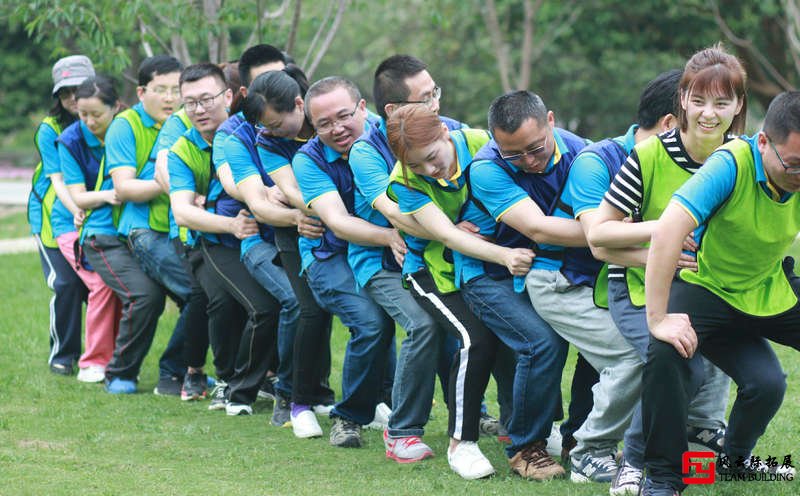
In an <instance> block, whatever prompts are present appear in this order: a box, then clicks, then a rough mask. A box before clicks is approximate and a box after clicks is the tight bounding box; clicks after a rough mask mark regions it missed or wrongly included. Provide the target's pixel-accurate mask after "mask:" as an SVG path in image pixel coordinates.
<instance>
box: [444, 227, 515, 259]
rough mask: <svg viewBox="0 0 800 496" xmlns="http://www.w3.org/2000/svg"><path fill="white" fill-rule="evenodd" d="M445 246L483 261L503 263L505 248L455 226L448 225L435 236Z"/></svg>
mask: <svg viewBox="0 0 800 496" xmlns="http://www.w3.org/2000/svg"><path fill="white" fill-rule="evenodd" d="M434 239H438V240H439V241H441V242H442V243H444V245H445V246H447V247H448V248H450V249H451V250H454V251H457V252H459V253H462V254H464V255H466V256H468V257H472V258H477V259H478V260H483V261H484V262H492V263H496V264H503V263H504V260H503V254H504V251H505V248H503V247H502V246H498V245H496V244H494V243H490V242H488V241H484V240H482V239H480V238H478V237H476V236H474V235H472V234H469V233H468V232H466V231H463V230H461V229H459V228H457V227H456V226H453V227H452V228H450V227H448V228H447V229H446V230H443V231H442V232H441V233H439V235H438V236H436V237H435V238H434Z"/></svg>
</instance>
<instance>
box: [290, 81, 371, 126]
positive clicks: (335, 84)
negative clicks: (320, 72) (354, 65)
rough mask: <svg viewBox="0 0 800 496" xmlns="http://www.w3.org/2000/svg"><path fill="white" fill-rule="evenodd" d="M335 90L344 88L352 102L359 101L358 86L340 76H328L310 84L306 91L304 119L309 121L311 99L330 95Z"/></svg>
mask: <svg viewBox="0 0 800 496" xmlns="http://www.w3.org/2000/svg"><path fill="white" fill-rule="evenodd" d="M336 88H344V89H345V90H347V92H348V93H349V94H350V97H351V98H352V99H353V101H355V102H358V101H359V100H361V92H360V91H359V90H358V86H356V84H355V83H354V82H352V81H350V80H349V79H345V78H343V77H341V76H329V77H326V78H322V79H320V80H319V81H317V82H316V83H314V84H312V85H311V87H310V88H308V91H307V92H306V98H305V102H304V103H305V113H306V119H308V120H309V121H311V113H310V108H311V106H310V105H309V103H310V102H311V100H312V99H314V98H316V97H318V96H320V95H324V94H326V93H330V92H331V91H333V90H335V89H336Z"/></svg>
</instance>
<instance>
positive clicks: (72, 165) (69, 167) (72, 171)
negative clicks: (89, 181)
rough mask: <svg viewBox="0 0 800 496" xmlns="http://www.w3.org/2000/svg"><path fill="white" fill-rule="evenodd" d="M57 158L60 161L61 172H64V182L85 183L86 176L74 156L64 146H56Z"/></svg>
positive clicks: (68, 183) (67, 183)
mask: <svg viewBox="0 0 800 496" xmlns="http://www.w3.org/2000/svg"><path fill="white" fill-rule="evenodd" d="M58 158H59V160H60V161H61V172H63V173H64V184H66V185H68V186H69V185H70V184H83V185H85V184H86V178H85V177H84V176H83V170H82V169H81V167H80V165H78V162H77V161H76V160H75V157H73V156H72V154H71V153H70V152H69V150H68V149H67V147H66V146H59V147H58Z"/></svg>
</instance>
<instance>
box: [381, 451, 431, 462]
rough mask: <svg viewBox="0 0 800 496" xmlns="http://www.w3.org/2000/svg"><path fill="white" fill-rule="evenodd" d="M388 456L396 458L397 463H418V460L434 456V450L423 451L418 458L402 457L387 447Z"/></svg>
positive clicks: (391, 458)
mask: <svg viewBox="0 0 800 496" xmlns="http://www.w3.org/2000/svg"><path fill="white" fill-rule="evenodd" d="M386 458H388V459H390V460H394V461H396V462H397V463H416V462H421V461H422V460H424V459H426V458H433V451H426V452H425V453H423V454H422V455H421V456H418V457H417V458H400V457H399V456H397V455H395V454H394V453H393V452H392V450H388V449H387V450H386Z"/></svg>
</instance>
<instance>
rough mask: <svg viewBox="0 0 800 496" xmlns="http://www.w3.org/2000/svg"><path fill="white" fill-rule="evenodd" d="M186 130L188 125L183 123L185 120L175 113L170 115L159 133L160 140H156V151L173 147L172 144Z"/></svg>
mask: <svg viewBox="0 0 800 496" xmlns="http://www.w3.org/2000/svg"><path fill="white" fill-rule="evenodd" d="M185 132H186V126H185V125H184V124H183V121H182V120H181V119H180V117H178V116H176V115H175V114H173V115H172V116H170V118H169V119H167V121H166V122H165V123H164V125H163V126H162V127H161V131H159V133H158V141H157V142H156V150H155V151H156V152H159V151H161V150H169V149H170V148H172V145H174V144H175V142H176V141H178V138H180V137H181V136H183V133H185Z"/></svg>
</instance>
